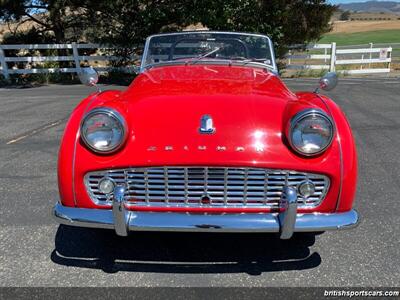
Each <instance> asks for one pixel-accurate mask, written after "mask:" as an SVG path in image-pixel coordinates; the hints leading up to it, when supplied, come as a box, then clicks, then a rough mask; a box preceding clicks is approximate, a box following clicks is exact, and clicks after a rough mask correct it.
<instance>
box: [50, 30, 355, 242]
mask: <svg viewBox="0 0 400 300" xmlns="http://www.w3.org/2000/svg"><path fill="white" fill-rule="evenodd" d="M80 78H81V80H82V81H83V82H84V83H86V84H88V85H95V84H96V82H97V73H96V72H95V71H94V70H93V69H91V68H88V69H86V68H82V70H81V72H80ZM336 83H337V77H336V74H334V73H328V74H327V75H326V76H324V77H323V78H322V79H321V80H320V88H321V89H323V90H330V89H332V88H333V87H334V86H335V85H336ZM356 177H357V154H356V148H355V143H354V139H353V136H352V132H351V129H350V126H349V123H348V121H347V119H346V117H345V115H344V114H343V112H342V111H341V109H340V108H339V107H338V105H337V104H336V103H335V102H333V101H332V100H331V99H329V98H328V97H326V96H323V95H321V94H319V93H318V89H317V90H315V91H314V92H297V93H294V92H292V91H290V90H289V89H288V88H287V87H286V86H285V84H284V83H283V82H282V80H281V79H280V77H279V75H278V72H277V64H276V61H275V56H274V51H273V45H272V42H271V40H270V39H269V38H268V37H267V36H264V35H259V34H247V33H237V32H212V31H197V32H180V33H170V34H160V35H153V36H150V37H149V38H148V39H147V41H146V44H145V47H144V50H143V56H142V62H141V66H140V72H139V75H138V76H137V77H136V78H135V79H134V80H133V82H132V83H131V85H130V86H129V87H128V88H127V89H126V90H125V91H118V90H107V91H102V92H100V91H97V92H95V93H93V94H91V95H90V96H88V97H87V98H86V99H84V100H83V101H82V102H81V103H80V104H79V105H78V106H77V107H76V109H75V110H74V111H73V113H72V115H71V117H70V119H69V121H68V123H67V125H66V128H65V132H64V136H63V138H62V143H61V148H60V152H59V162H58V183H59V191H60V202H59V203H57V204H56V206H55V208H54V215H55V217H56V218H57V220H58V221H59V222H60V223H62V224H67V225H73V226H82V227H95V228H108V229H113V230H115V232H116V234H118V235H121V236H127V235H128V233H129V232H130V231H139V230H140V231H194V232H197V231H206V232H275V233H278V234H279V235H280V238H282V239H288V238H290V237H291V236H292V235H293V233H294V232H321V231H326V230H338V229H346V228H352V227H354V226H356V225H357V223H358V214H357V212H356V211H355V210H354V209H352V205H353V200H354V196H355V190H356Z"/></svg>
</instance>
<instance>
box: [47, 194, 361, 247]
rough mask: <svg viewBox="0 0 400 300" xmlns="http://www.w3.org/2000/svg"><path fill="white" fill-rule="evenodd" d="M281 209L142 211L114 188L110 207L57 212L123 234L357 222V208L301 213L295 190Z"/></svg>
mask: <svg viewBox="0 0 400 300" xmlns="http://www.w3.org/2000/svg"><path fill="white" fill-rule="evenodd" d="M282 201H284V207H286V209H285V211H284V212H282V213H241V214H190V213H175V212H141V211H129V210H126V209H125V206H124V201H123V190H120V191H117V190H116V191H114V202H113V208H112V209H111V210H106V209H87V208H75V207H66V206H63V205H61V204H60V203H57V204H56V206H55V207H54V211H53V212H54V216H55V218H56V219H57V220H58V222H59V223H61V224H66V225H71V226H80V227H92V228H105V229H114V230H115V231H116V233H117V234H118V235H120V236H127V235H128V232H129V231H203V232H204V231H206V232H211V231H212V232H277V233H278V232H279V233H280V237H281V238H282V239H289V238H290V237H291V236H292V235H293V232H310V231H311V232H312V231H327V230H342V229H350V228H353V227H355V226H357V225H358V221H359V217H358V214H357V212H356V211H355V210H350V211H348V212H343V213H331V214H325V213H310V214H299V213H297V211H296V210H297V207H296V205H297V204H296V194H295V193H294V191H293V190H290V189H287V190H286V191H285V196H284V197H283V199H282Z"/></svg>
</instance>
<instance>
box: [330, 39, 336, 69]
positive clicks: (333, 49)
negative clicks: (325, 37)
mask: <svg viewBox="0 0 400 300" xmlns="http://www.w3.org/2000/svg"><path fill="white" fill-rule="evenodd" d="M335 65H336V43H332V46H331V65H330V67H329V71H330V72H335V70H336V67H335Z"/></svg>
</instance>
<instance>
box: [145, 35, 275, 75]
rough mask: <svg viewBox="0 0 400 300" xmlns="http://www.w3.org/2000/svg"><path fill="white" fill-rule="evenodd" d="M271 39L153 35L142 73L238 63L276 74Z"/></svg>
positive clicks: (232, 36)
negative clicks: (158, 67)
mask: <svg viewBox="0 0 400 300" xmlns="http://www.w3.org/2000/svg"><path fill="white" fill-rule="evenodd" d="M273 53H274V52H273V49H272V43H271V40H270V39H269V38H268V37H267V36H264V35H258V34H247V33H235V32H211V31H196V32H179V33H169V34H160V35H153V36H151V37H149V38H148V39H147V41H146V45H145V49H144V54H143V59H142V65H141V70H142V71H143V70H144V69H146V68H147V67H150V66H156V65H166V64H167V65H174V64H201V63H217V64H238V65H243V64H246V65H256V66H261V67H267V68H269V69H271V70H273V71H276V64H275V57H274V54H273Z"/></svg>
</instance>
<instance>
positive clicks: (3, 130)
mask: <svg viewBox="0 0 400 300" xmlns="http://www.w3.org/2000/svg"><path fill="white" fill-rule="evenodd" d="M286 83H287V84H288V86H289V87H291V88H292V89H293V90H313V89H314V88H315V87H316V85H317V81H316V80H315V79H289V80H287V81H286ZM102 88H103V89H106V88H119V89H123V88H124V87H115V86H108V87H106V86H104V87H102ZM92 90H93V89H92V88H88V87H84V86H80V85H50V86H42V87H35V88H9V89H5V88H2V89H1V88H0V195H1V197H0V278H1V280H0V286H186V287H187V286H239V287H241V286H246V287H249V286H250V287H252V286H254V287H255V286H258V287H268V286H332V287H341V286H364V287H374V286H386V287H388V286H397V287H398V286H400V279H399V278H400V267H399V266H400V242H399V241H400V196H399V195H400V155H399V149H400V80H399V79H395V78H381V79H369V78H367V79H343V80H341V82H340V84H339V86H338V87H337V88H336V90H334V91H332V92H330V93H329V95H330V96H331V97H332V98H333V99H335V101H337V103H338V104H339V105H340V106H341V107H342V108H343V110H344V111H345V113H346V114H347V116H348V118H349V120H350V123H351V125H352V128H353V130H354V134H355V138H356V141H357V145H358V153H359V183H358V192H357V199H356V203H355V208H356V209H357V210H358V211H359V212H360V215H361V218H362V221H361V224H360V226H359V227H358V228H356V229H354V230H350V231H342V232H327V233H324V234H321V235H317V236H313V235H298V236H295V237H294V238H293V239H292V240H289V241H281V240H279V239H278V238H277V237H276V236H275V235H268V234H205V233H201V234H200V233H199V234H197V233H196V234H193V233H190V234H189V233H154V232H152V233H145V232H142V233H134V234H132V235H131V236H130V237H128V238H121V237H117V236H115V234H114V233H113V232H112V231H107V230H93V229H82V228H72V227H68V226H59V225H58V224H57V223H56V222H55V221H54V220H53V219H52V217H51V208H52V206H53V205H54V203H55V202H56V201H57V200H58V190H57V177H56V165H57V152H58V147H59V143H60V139H61V136H62V132H63V128H64V125H65V122H66V120H67V118H68V115H69V114H70V113H71V111H72V110H73V108H74V107H75V106H76V105H77V104H78V103H79V101H80V99H82V98H83V97H84V96H85V95H87V94H88V93H89V92H91V91H92Z"/></svg>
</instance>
